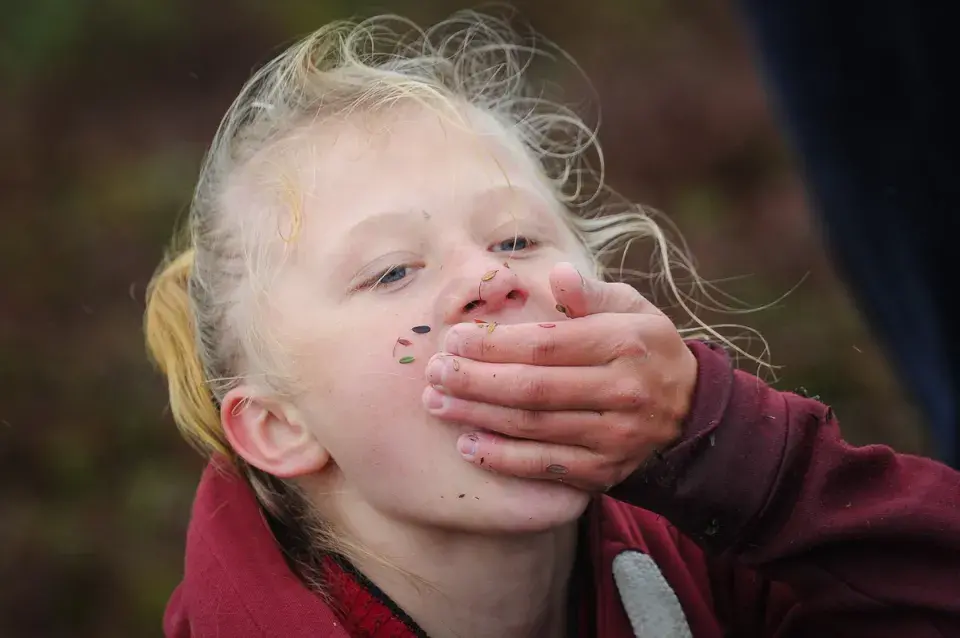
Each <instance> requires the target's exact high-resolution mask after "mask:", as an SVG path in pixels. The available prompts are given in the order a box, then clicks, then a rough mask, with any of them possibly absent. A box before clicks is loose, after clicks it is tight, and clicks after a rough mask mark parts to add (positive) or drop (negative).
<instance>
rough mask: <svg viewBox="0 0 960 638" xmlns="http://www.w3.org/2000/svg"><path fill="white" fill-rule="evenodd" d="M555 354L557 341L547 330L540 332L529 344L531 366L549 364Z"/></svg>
mask: <svg viewBox="0 0 960 638" xmlns="http://www.w3.org/2000/svg"><path fill="white" fill-rule="evenodd" d="M556 354H557V340H556V338H555V337H554V336H553V335H552V334H551V333H550V331H549V330H545V331H542V332H541V333H540V335H538V337H537V338H536V339H535V340H534V341H533V343H532V344H531V352H530V360H531V362H532V363H533V365H543V364H545V363H548V362H550V361H551V360H553V359H554V358H555V355H556Z"/></svg>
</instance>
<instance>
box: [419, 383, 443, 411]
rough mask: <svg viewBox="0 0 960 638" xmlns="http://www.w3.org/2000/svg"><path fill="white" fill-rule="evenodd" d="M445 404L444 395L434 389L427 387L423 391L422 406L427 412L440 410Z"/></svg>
mask: <svg viewBox="0 0 960 638" xmlns="http://www.w3.org/2000/svg"><path fill="white" fill-rule="evenodd" d="M446 404H447V397H446V395H445V394H443V393H441V392H438V391H437V390H436V389H435V388H433V387H431V386H427V388H426V389H425V390H424V391H423V405H424V406H425V407H426V408H427V409H428V410H433V411H437V410H442V409H443V408H444V406H446Z"/></svg>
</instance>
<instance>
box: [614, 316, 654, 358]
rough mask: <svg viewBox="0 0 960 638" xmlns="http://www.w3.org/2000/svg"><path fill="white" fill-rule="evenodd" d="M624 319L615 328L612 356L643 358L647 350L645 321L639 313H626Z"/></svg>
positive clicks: (647, 335) (647, 330)
mask: <svg viewBox="0 0 960 638" xmlns="http://www.w3.org/2000/svg"><path fill="white" fill-rule="evenodd" d="M626 319H627V321H626V322H625V325H623V326H622V328H621V329H619V330H617V336H616V337H615V339H616V341H614V344H613V355H614V358H615V359H622V358H633V357H636V358H644V357H646V355H647V352H648V351H649V348H648V346H647V339H648V337H649V334H648V332H649V329H648V327H647V325H646V322H645V321H643V317H642V316H639V315H636V316H635V315H626Z"/></svg>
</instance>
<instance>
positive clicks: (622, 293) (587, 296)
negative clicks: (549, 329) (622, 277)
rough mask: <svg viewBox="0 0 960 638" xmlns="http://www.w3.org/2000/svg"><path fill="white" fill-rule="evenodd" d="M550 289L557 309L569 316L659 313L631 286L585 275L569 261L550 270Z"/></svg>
mask: <svg viewBox="0 0 960 638" xmlns="http://www.w3.org/2000/svg"><path fill="white" fill-rule="evenodd" d="M550 289H551V290H552V291H553V297H554V299H556V301H557V310H559V311H560V312H562V313H563V314H565V315H567V316H568V317H570V318H571V319H572V318H575V317H585V316H587V315H595V314H599V313H602V312H618V313H648V314H661V313H660V311H659V310H658V309H657V308H656V306H654V305H653V304H652V303H650V302H649V301H647V300H646V298H645V297H644V296H643V295H641V294H640V293H639V292H637V290H636V289H635V288H634V287H633V286H630V285H628V284H625V283H610V282H606V281H600V280H599V279H594V278H593V277H585V276H584V275H582V274H581V273H580V271H578V270H577V268H576V267H575V266H574V265H573V264H571V263H568V262H560V263H558V264H557V265H556V266H554V267H553V270H551V271H550Z"/></svg>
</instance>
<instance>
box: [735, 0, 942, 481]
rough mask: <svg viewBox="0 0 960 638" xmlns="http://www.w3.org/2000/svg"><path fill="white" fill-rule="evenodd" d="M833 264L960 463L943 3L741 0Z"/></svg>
mask: <svg viewBox="0 0 960 638" xmlns="http://www.w3.org/2000/svg"><path fill="white" fill-rule="evenodd" d="M741 5H742V8H743V11H744V14H745V15H746V17H747V21H748V23H749V26H750V27H751V30H752V33H753V36H754V38H755V41H756V44H757V50H758V52H759V59H760V61H761V65H762V68H763V70H764V73H765V76H766V81H767V86H768V87H769V88H770V89H771V96H772V98H773V102H774V105H775V107H776V108H777V109H778V112H779V114H780V115H781V117H782V119H783V121H784V123H785V125H786V129H787V132H788V137H789V139H790V140H791V142H792V144H793V147H794V148H795V150H796V151H797V154H798V156H799V159H800V162H801V166H802V169H803V171H804V173H805V178H806V181H807V184H808V187H809V189H810V192H811V199H812V201H813V204H814V208H815V210H816V211H817V212H818V217H819V221H820V223H821V225H822V228H823V231H824V232H825V236H826V240H827V244H828V246H829V248H830V250H831V253H832V255H833V258H834V261H835V263H836V264H837V266H838V269H839V271H840V272H841V274H842V275H843V276H844V278H845V280H846V282H847V284H848V286H849V288H850V291H851V292H852V294H853V296H854V298H855V299H856V300H857V303H858V305H859V307H860V308H861V310H862V312H863V314H864V315H865V317H866V319H867V321H868V322H869V323H870V325H871V327H872V328H873V330H874V331H875V334H876V335H877V336H878V338H879V339H880V341H881V342H882V343H883V345H884V347H885V348H886V350H887V352H888V353H889V355H890V358H891V360H892V362H893V364H894V366H895V368H896V370H897V372H898V374H899V376H900V379H901V380H902V382H903V383H904V384H905V386H906V387H907V388H908V390H909V392H910V394H911V395H912V396H913V398H914V399H915V400H916V402H917V404H918V405H919V406H920V408H921V410H922V411H923V413H924V415H925V417H926V419H927V421H928V423H929V425H930V428H931V432H932V434H933V438H934V442H935V444H936V452H937V454H938V456H939V457H940V458H941V459H942V460H944V461H945V462H947V463H950V464H952V465H954V466H955V467H956V466H957V464H958V462H960V437H958V430H960V425H958V417H960V410H958V400H960V386H958V379H960V347H958V345H957V339H956V338H955V336H954V335H953V334H951V332H952V331H951V328H952V326H953V325H954V321H953V316H952V315H951V309H952V299H951V297H953V295H954V291H955V290H958V289H960V286H958V285H957V281H958V279H960V268H958V258H960V246H958V245H957V243H956V237H957V235H956V230H957V227H958V222H957V216H958V206H960V147H958V144H960V136H958V118H960V100H958V97H957V96H958V90H957V87H956V84H957V82H958V81H960V55H958V49H960V46H958V44H960V28H958V26H960V25H958V24H957V23H956V22H955V21H954V20H952V17H953V13H954V10H953V5H952V3H949V2H922V1H917V0H869V1H866V0H853V1H851V0H741Z"/></svg>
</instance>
